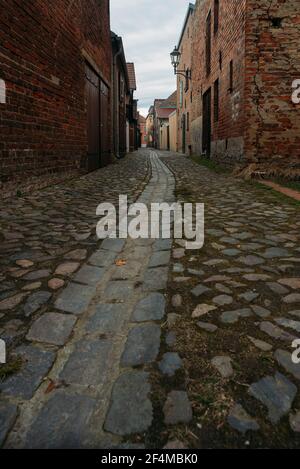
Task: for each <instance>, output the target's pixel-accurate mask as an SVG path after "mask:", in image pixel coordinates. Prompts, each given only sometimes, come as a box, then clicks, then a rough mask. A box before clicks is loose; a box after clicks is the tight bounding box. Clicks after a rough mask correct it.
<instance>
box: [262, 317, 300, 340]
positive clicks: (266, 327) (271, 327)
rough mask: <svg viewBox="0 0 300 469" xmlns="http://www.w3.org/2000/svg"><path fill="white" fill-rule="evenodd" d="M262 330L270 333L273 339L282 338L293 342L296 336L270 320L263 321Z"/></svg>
mask: <svg viewBox="0 0 300 469" xmlns="http://www.w3.org/2000/svg"><path fill="white" fill-rule="evenodd" d="M260 330H261V331H262V332H265V334H268V335H269V336H270V337H272V338H273V339H280V340H283V341H285V342H290V343H292V342H293V340H294V339H295V338H296V337H294V336H292V335H291V334H289V333H288V332H286V331H284V330H282V329H280V327H278V326H275V324H273V323H271V322H268V321H264V322H262V323H261V325H260Z"/></svg>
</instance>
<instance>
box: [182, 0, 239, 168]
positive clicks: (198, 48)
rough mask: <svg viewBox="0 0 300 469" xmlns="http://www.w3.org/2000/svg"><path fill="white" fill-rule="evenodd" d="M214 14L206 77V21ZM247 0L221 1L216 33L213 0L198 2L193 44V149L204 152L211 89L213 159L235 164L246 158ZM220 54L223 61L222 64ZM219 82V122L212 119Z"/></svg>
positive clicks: (196, 151) (199, 0) (195, 151)
mask: <svg viewBox="0 0 300 469" xmlns="http://www.w3.org/2000/svg"><path fill="white" fill-rule="evenodd" d="M210 10H211V13H212V36H211V40H212V61H211V73H210V75H209V76H208V77H207V74H206V51H205V36H206V18H207V16H208V13H209V11H210ZM245 12H246V0H239V1H237V0H225V1H224V0H221V1H220V15H219V30H218V32H217V33H216V34H214V0H197V2H196V12H195V14H194V31H193V44H192V57H193V65H192V72H193V110H192V126H191V133H192V146H193V152H194V153H195V154H198V155H199V154H200V153H201V152H202V97H203V94H204V93H205V92H206V91H207V90H208V89H209V88H210V87H211V90H212V155H211V156H212V158H214V159H217V160H219V161H222V162H225V163H234V162H236V161H240V160H241V159H242V158H243V153H244V151H243V148H244V139H243V134H244V124H245V121H244V113H243V102H244V65H245V56H244V54H245ZM220 53H221V55H222V60H221V63H220ZM231 60H233V65H234V76H233V79H234V87H233V91H232V92H230V91H229V84H230V81H229V77H230V73H229V67H230V61H231ZM217 79H219V82H220V108H219V120H218V122H214V119H213V100H214V89H213V88H214V82H215V81H216V80H217Z"/></svg>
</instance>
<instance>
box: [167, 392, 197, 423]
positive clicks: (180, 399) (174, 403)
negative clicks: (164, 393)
mask: <svg viewBox="0 0 300 469" xmlns="http://www.w3.org/2000/svg"><path fill="white" fill-rule="evenodd" d="M164 415H165V424H166V425H177V424H180V423H189V422H190V421H191V420H192V418H193V411H192V406H191V403H190V401H189V399H188V395H187V393H186V392H183V391H172V392H171V393H170V394H169V395H168V397H167V401H166V403H165V406H164Z"/></svg>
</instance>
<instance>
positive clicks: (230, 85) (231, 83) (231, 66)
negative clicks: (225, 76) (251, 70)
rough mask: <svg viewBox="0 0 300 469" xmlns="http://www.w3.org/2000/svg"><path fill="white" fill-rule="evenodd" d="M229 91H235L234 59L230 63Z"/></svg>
mask: <svg viewBox="0 0 300 469" xmlns="http://www.w3.org/2000/svg"><path fill="white" fill-rule="evenodd" d="M229 91H230V93H232V92H233V60H231V61H230V65H229Z"/></svg>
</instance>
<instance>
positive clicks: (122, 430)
mask: <svg viewBox="0 0 300 469" xmlns="http://www.w3.org/2000/svg"><path fill="white" fill-rule="evenodd" d="M148 377H149V375H148V373H144V372H142V371H130V372H128V373H124V374H123V375H121V376H120V377H119V378H118V380H117V381H116V383H115V385H114V388H113V392H112V402H111V407H110V409H109V412H108V414H107V417H106V422H105V425H104V428H105V430H106V431H108V432H110V433H113V434H115V435H121V436H125V435H131V434H135V433H142V432H144V431H146V430H147V429H148V428H149V427H150V426H151V424H152V418H153V409H152V404H151V401H150V399H149V397H148V395H149V393H150V390H151V388H150V384H149V382H148Z"/></svg>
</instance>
